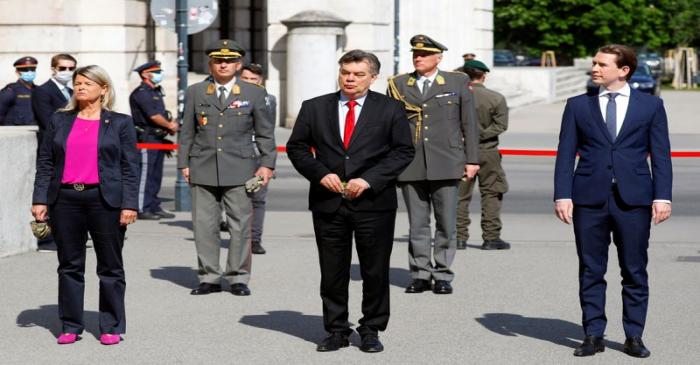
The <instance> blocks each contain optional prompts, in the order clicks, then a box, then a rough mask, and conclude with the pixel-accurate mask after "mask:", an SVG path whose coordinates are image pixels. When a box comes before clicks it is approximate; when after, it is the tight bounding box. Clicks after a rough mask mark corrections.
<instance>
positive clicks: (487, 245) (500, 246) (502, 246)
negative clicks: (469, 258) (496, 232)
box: [481, 238, 510, 250]
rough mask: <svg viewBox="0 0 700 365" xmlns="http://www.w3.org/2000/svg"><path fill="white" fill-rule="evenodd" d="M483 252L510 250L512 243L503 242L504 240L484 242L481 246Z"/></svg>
mask: <svg viewBox="0 0 700 365" xmlns="http://www.w3.org/2000/svg"><path fill="white" fill-rule="evenodd" d="M481 249H482V250H509V249H510V243H508V242H506V241H504V240H502V239H500V238H499V239H497V240H493V241H484V244H483V245H481Z"/></svg>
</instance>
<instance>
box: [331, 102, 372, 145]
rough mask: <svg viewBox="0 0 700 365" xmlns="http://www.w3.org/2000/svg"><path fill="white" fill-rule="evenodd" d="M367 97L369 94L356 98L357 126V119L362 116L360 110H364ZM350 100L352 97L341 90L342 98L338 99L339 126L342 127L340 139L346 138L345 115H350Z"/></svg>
mask: <svg viewBox="0 0 700 365" xmlns="http://www.w3.org/2000/svg"><path fill="white" fill-rule="evenodd" d="M365 99H367V94H365V95H364V96H363V97H361V98H357V99H355V101H356V102H357V105H355V108H354V110H355V126H357V120H358V119H359V118H360V112H362V105H364V104H365ZM348 101H350V99H349V98H348V97H347V96H345V95H344V94H343V92H342V91H341V92H340V100H338V126H339V127H340V139H341V140H344V138H345V116H346V115H348V111H350V108H349V107H348V105H347V104H348Z"/></svg>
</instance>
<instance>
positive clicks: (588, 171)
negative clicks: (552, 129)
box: [554, 89, 673, 206]
mask: <svg viewBox="0 0 700 365" xmlns="http://www.w3.org/2000/svg"><path fill="white" fill-rule="evenodd" d="M577 153H578V155H579V161H578V164H577V166H576V169H575V170H574V162H575V160H576V154H577ZM649 156H650V157H651V158H650V160H651V171H650V170H649V163H648V162H647V158H648V157H649ZM672 175H673V173H672V167H671V147H670V143H669V139H668V122H667V119H666V110H665V109H664V105H663V101H662V100H661V99H660V98H658V97H655V96H652V95H648V94H644V93H641V92H638V91H637V90H634V89H632V90H631V94H630V100H629V106H628V108H627V114H626V115H625V119H624V122H623V124H622V128H621V129H620V132H619V133H618V135H617V138H616V139H615V141H614V142H613V141H612V139H611V138H610V135H609V134H608V132H607V129H606V126H605V121H604V119H603V115H602V113H601V111H600V104H599V101H598V93H595V94H586V95H579V96H576V97H573V98H571V99H569V100H568V101H567V103H566V108H565V109H564V116H563V118H562V123H561V131H560V133H559V148H558V150H557V160H556V166H555V170H554V199H555V200H557V199H573V202H574V204H579V205H599V204H603V203H604V202H605V201H606V200H607V199H608V197H609V195H610V191H611V185H612V180H613V177H614V178H615V180H616V182H617V186H618V190H619V192H620V196H621V198H622V200H623V201H624V202H625V203H626V204H627V205H633V206H644V205H651V204H652V202H653V200H657V199H663V200H671V186H672V180H673V176H672Z"/></svg>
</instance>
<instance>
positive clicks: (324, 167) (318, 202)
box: [287, 50, 414, 352]
mask: <svg viewBox="0 0 700 365" xmlns="http://www.w3.org/2000/svg"><path fill="white" fill-rule="evenodd" d="M338 63H339V64H340V75H339V76H338V84H339V85H340V91H339V92H335V93H332V94H326V95H322V96H319V97H316V98H313V99H310V100H306V101H304V103H303V104H302V105H301V110H300V111H299V116H298V117H297V120H296V123H295V124H294V130H293V131H292V135H291V137H290V138H289V141H288V142H287V155H288V156H289V159H290V160H291V161H292V164H293V165H294V167H295V168H296V169H297V171H299V173H301V174H302V175H304V177H305V178H307V179H308V180H309V182H310V189H309V209H310V210H311V211H312V216H313V224H314V232H315V233H316V245H317V246H318V254H319V262H320V265H321V299H322V300H323V324H324V327H325V329H326V331H328V332H329V333H330V335H329V336H328V337H326V338H325V339H324V340H323V341H322V342H321V343H319V345H318V347H317V350H318V351H335V350H338V349H340V348H341V347H347V346H348V345H349V343H348V336H349V335H350V334H351V333H352V329H351V328H350V323H349V322H348V283H349V282H350V262H351V259H352V237H353V235H354V236H355V243H356V245H357V255H358V258H359V260H360V273H361V274H362V294H363V297H362V314H363V317H362V318H361V319H360V320H359V324H360V326H359V327H358V328H357V332H358V333H359V334H360V336H361V337H362V344H361V345H360V350H362V351H364V352H380V351H382V350H383V349H384V347H383V345H382V343H381V342H380V341H379V337H378V331H384V330H385V329H386V326H387V323H388V322H389V258H390V257H391V248H392V245H393V242H394V222H395V220H396V208H397V200H396V179H397V178H398V176H399V174H400V173H401V172H402V171H403V170H404V169H405V168H406V166H408V164H410V163H411V161H412V160H413V154H414V148H413V141H412V140H411V131H410V128H409V124H408V120H407V119H406V113H405V111H404V105H403V103H401V102H399V101H396V100H394V99H391V98H389V97H387V96H384V95H382V94H379V93H376V92H373V91H370V90H369V86H370V85H371V84H372V83H373V82H374V81H375V80H376V79H377V75H378V74H379V66H380V65H379V60H378V59H377V57H376V56H375V55H374V54H372V53H369V52H364V51H361V50H352V51H349V52H347V53H346V54H345V55H343V56H342V57H341V58H340V61H339V62H338Z"/></svg>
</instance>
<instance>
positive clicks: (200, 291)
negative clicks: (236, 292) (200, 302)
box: [190, 283, 221, 295]
mask: <svg viewBox="0 0 700 365" xmlns="http://www.w3.org/2000/svg"><path fill="white" fill-rule="evenodd" d="M220 291H221V285H218V284H209V283H201V284H199V286H198V287H197V289H194V290H192V291H191V292H190V294H192V295H207V294H211V293H218V292H220Z"/></svg>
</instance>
